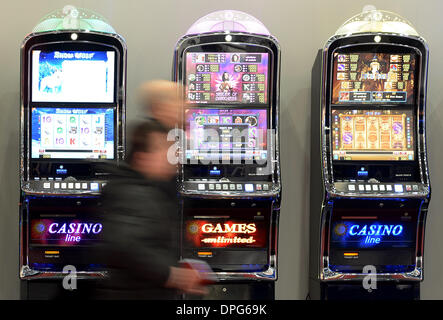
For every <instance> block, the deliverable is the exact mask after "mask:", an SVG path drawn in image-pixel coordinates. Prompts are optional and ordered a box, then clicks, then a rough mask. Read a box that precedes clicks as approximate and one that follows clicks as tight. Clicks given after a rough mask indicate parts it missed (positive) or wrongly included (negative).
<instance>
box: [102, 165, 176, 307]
mask: <svg viewBox="0 0 443 320" xmlns="http://www.w3.org/2000/svg"><path fill="white" fill-rule="evenodd" d="M113 171H114V173H113V176H112V179H111V181H110V182H109V183H108V184H107V185H106V186H105V188H104V189H103V194H102V208H103V210H101V212H102V217H101V218H102V220H103V241H102V242H101V243H100V244H99V245H97V246H96V248H95V250H97V255H98V256H99V257H100V262H101V263H103V264H104V265H105V266H106V268H107V270H108V271H109V279H108V280H105V281H100V282H99V284H98V286H97V289H96V290H95V292H94V297H95V298H99V299H175V298H176V297H177V292H176V291H175V290H172V289H167V288H165V287H164V284H165V283H166V281H167V279H168V276H169V267H171V266H176V265H177V260H178V257H179V254H178V234H179V229H178V220H179V219H178V210H177V197H176V194H177V193H176V183H175V180H174V181H169V182H164V181H153V180H148V179H146V178H145V177H144V176H143V175H141V174H140V173H138V172H136V171H134V170H132V169H131V168H129V167H128V166H120V167H119V168H116V169H115V170H113Z"/></svg>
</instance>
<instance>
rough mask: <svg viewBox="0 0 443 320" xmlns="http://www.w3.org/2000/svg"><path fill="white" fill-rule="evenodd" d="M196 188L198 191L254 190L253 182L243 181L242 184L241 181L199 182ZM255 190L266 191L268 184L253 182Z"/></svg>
mask: <svg viewBox="0 0 443 320" xmlns="http://www.w3.org/2000/svg"><path fill="white" fill-rule="evenodd" d="M197 189H198V190H199V191H205V190H209V191H246V192H254V184H252V183H245V184H244V185H243V184H241V183H199V184H198V187H197ZM255 190H256V191H268V190H269V185H268V184H261V183H256V184H255Z"/></svg>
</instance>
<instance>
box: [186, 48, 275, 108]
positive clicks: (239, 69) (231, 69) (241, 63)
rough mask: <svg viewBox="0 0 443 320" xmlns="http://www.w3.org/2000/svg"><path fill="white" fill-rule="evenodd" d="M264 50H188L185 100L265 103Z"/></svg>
mask: <svg viewBox="0 0 443 320" xmlns="http://www.w3.org/2000/svg"><path fill="white" fill-rule="evenodd" d="M267 81H268V54H267V53H221V52H219V53H194V52H193V53H187V56H186V85H187V87H186V96H187V102H188V103H246V104H249V103H254V104H265V103H267V98H268V97H267V95H268V93H267V90H268V86H267Z"/></svg>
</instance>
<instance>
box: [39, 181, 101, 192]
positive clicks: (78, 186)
mask: <svg viewBox="0 0 443 320" xmlns="http://www.w3.org/2000/svg"><path fill="white" fill-rule="evenodd" d="M51 188H52V189H57V190H58V189H62V190H88V191H99V189H100V185H99V183H98V182H92V183H87V182H44V183H43V189H51Z"/></svg>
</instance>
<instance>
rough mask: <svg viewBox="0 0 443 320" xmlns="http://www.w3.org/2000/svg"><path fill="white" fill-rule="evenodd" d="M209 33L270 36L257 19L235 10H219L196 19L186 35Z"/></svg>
mask: <svg viewBox="0 0 443 320" xmlns="http://www.w3.org/2000/svg"><path fill="white" fill-rule="evenodd" d="M209 32H226V33H229V32H247V33H254V34H261V35H265V36H270V35H271V33H270V32H269V30H268V29H267V28H266V27H265V26H264V25H263V23H261V22H260V21H259V20H258V19H257V18H255V17H253V16H251V15H249V14H247V13H244V12H241V11H236V10H220V11H215V12H212V13H209V14H207V15H206V16H204V17H202V18H200V19H198V20H197V21H196V22H195V23H194V24H193V25H192V26H191V27H190V28H189V29H188V31H187V32H186V35H193V34H200V33H209Z"/></svg>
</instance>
